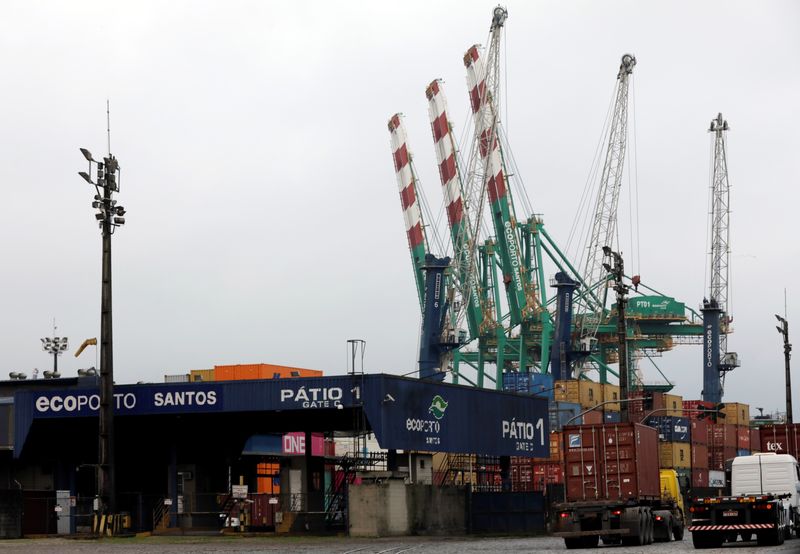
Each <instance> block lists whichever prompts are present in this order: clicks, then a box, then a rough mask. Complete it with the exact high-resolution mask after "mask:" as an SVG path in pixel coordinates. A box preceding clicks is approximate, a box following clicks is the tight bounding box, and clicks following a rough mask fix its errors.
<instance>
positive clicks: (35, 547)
mask: <svg viewBox="0 0 800 554" xmlns="http://www.w3.org/2000/svg"><path fill="white" fill-rule="evenodd" d="M601 548H602V550H606V551H607V552H608V554H632V553H634V552H636V553H638V552H645V553H646V554H659V553H662V552H663V553H667V552H669V553H675V552H694V548H693V547H692V541H691V535H690V534H687V538H686V539H685V540H683V541H681V542H679V543H675V542H670V543H664V544H653V545H650V546H645V547H619V546H610V547H601ZM5 552H48V553H50V552H58V553H59V554H61V553H64V554H77V553H83V552H120V553H130V554H132V553H145V552H146V553H150V552H164V553H166V552H181V553H185V552H201V553H224V552H236V553H248V552H253V553H255V552H287V553H291V554H306V553H309V554H322V553H325V554H327V553H338V554H346V553H349V554H378V553H381V554H402V553H410V554H419V553H425V552H432V553H437V554H439V553H441V554H461V553H473V554H477V553H491V552H515V553H516V552H536V553H542V554H547V553H550V552H565V548H564V542H563V540H561V539H557V538H553V537H533V538H488V539H486V538H471V537H452V538H440V537H400V538H391V539H388V538H387V539H350V538H341V537H258V538H249V537H248V538H245V537H210V538H206V537H202V538H200V537H148V538H135V539H114V540H103V541H93V540H75V539H23V540H9V541H0V553H5ZM586 552H591V551H590V550H587V551H586ZM704 552H706V553H708V554H715V553H726V554H732V553H735V554H745V553H749V552H758V553H759V554H761V553H772V552H775V553H778V552H781V553H787V554H788V553H790V552H792V553H796V552H800V540H798V539H793V540H791V541H787V542H786V543H784V544H783V545H782V546H775V547H768V548H767V547H765V548H759V547H757V546H756V543H755V542H751V543H741V542H739V543H735V544H729V545H726V546H725V547H723V548H720V549H713V550H705V551H704Z"/></svg>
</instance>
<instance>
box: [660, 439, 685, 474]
mask: <svg viewBox="0 0 800 554" xmlns="http://www.w3.org/2000/svg"><path fill="white" fill-rule="evenodd" d="M691 462H692V455H691V444H689V443H688V442H659V443H658V464H659V466H660V467H662V468H667V469H689V468H690V467H692V463H691Z"/></svg>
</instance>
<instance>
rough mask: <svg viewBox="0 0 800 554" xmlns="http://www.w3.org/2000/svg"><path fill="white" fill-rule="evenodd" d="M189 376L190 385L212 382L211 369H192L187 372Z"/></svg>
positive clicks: (212, 373)
mask: <svg viewBox="0 0 800 554" xmlns="http://www.w3.org/2000/svg"><path fill="white" fill-rule="evenodd" d="M189 375H190V378H189V380H190V381H191V382H192V383H197V382H203V383H207V382H209V381H214V370H213V369H193V370H191V371H190V372H189Z"/></svg>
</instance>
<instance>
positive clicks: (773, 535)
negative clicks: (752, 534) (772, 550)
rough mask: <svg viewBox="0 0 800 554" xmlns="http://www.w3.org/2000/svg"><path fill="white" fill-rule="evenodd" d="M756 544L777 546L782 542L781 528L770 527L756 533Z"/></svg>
mask: <svg viewBox="0 0 800 554" xmlns="http://www.w3.org/2000/svg"><path fill="white" fill-rule="evenodd" d="M756 537H757V541H758V546H777V545H779V544H783V529H770V530H769V531H764V532H762V533H758V534H757V535H756Z"/></svg>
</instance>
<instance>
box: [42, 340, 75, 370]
mask: <svg viewBox="0 0 800 554" xmlns="http://www.w3.org/2000/svg"><path fill="white" fill-rule="evenodd" d="M40 340H41V341H42V350H44V351H45V352H47V353H48V354H51V355H52V356H53V377H55V378H58V377H59V373H58V357H59V356H60V355H61V354H62V353H63V352H64V351H65V350H66V349H67V348H68V342H69V339H68V338H67V337H56V336H55V333H54V336H53V338H50V337H45V338H43V339H40Z"/></svg>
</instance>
